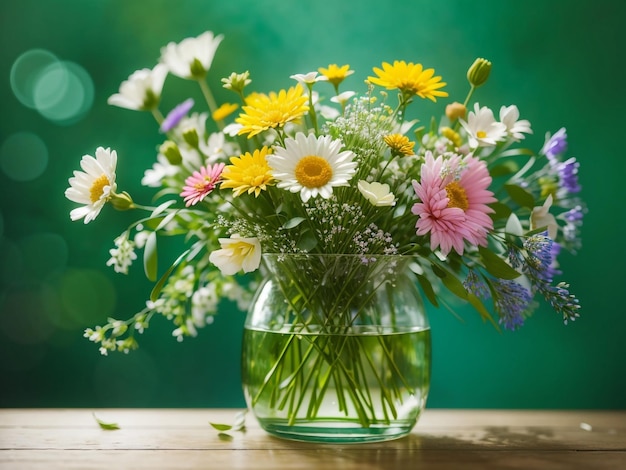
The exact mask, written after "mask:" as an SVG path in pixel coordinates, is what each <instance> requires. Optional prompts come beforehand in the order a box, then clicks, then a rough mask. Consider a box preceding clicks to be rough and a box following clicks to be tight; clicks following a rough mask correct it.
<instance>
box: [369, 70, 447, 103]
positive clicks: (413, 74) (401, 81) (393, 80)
mask: <svg viewBox="0 0 626 470" xmlns="http://www.w3.org/2000/svg"><path fill="white" fill-rule="evenodd" d="M373 70H374V73H375V74H376V75H377V76H376V77H368V80H369V81H370V82H371V83H373V84H375V85H380V86H383V87H385V88H387V89H388V90H391V89H395V88H397V89H398V90H400V91H401V92H402V94H403V95H406V96H413V95H417V96H419V97H420V98H428V99H429V100H432V101H437V100H436V97H437V96H439V97H446V96H448V93H447V92H445V91H440V90H439V88H443V87H444V86H446V83H445V82H442V81H441V77H439V76H437V77H434V76H433V75H434V74H435V69H424V68H423V67H422V64H414V63H412V62H409V63H406V62H405V61H403V60H396V61H394V63H393V65H391V64H389V63H387V62H383V68H382V69H380V68H378V67H374V69H373Z"/></svg>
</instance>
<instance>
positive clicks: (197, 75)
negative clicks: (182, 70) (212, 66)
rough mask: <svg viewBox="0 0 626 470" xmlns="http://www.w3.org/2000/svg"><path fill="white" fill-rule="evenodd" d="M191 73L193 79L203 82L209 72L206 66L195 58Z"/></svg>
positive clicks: (190, 68) (190, 69)
mask: <svg viewBox="0 0 626 470" xmlns="http://www.w3.org/2000/svg"><path fill="white" fill-rule="evenodd" d="M189 72H190V73H191V78H193V79H194V80H202V79H203V78H204V77H206V73H207V70H206V69H205V68H204V65H202V62H200V61H199V60H198V59H196V58H194V59H193V62H192V63H191V66H190V67H189Z"/></svg>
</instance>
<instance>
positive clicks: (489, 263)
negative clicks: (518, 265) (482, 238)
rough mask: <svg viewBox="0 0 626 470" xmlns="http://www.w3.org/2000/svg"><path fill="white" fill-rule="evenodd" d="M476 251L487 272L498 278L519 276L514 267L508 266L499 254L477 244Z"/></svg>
mask: <svg viewBox="0 0 626 470" xmlns="http://www.w3.org/2000/svg"><path fill="white" fill-rule="evenodd" d="M478 253H479V254H480V259H481V260H482V262H483V266H485V269H486V270H487V271H488V272H489V274H491V275H493V276H495V277H498V278H500V279H509V280H510V279H515V278H517V277H519V276H520V273H518V272H517V271H516V270H515V269H513V268H512V267H511V266H509V265H508V264H507V263H506V261H504V260H503V259H502V258H501V257H500V256H498V255H497V254H496V253H494V252H493V251H491V250H489V249H488V248H485V247H482V246H479V247H478Z"/></svg>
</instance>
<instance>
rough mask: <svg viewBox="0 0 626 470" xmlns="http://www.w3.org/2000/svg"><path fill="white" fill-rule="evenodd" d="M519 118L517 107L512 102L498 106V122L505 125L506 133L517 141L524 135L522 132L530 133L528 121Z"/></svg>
mask: <svg viewBox="0 0 626 470" xmlns="http://www.w3.org/2000/svg"><path fill="white" fill-rule="evenodd" d="M518 119H519V109H517V106H515V105H514V104H513V105H511V106H502V107H501V108H500V122H501V123H502V124H504V125H505V126H506V131H507V132H508V134H509V135H510V136H511V137H512V138H513V139H514V140H515V141H516V142H517V141H520V140H522V139H523V138H524V137H526V136H525V135H524V134H532V133H533V131H532V129H531V128H530V122H529V121H528V120H526V119H522V120H518Z"/></svg>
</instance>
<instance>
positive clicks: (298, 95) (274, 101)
mask: <svg viewBox="0 0 626 470" xmlns="http://www.w3.org/2000/svg"><path fill="white" fill-rule="evenodd" d="M308 100H309V97H308V96H307V95H306V94H304V90H303V88H302V87H301V86H300V85H296V86H294V87H291V88H289V90H280V91H279V92H278V93H275V92H270V93H269V94H268V95H263V94H259V95H256V96H255V97H254V98H253V99H249V100H247V101H248V102H249V103H250V104H248V105H246V106H244V107H243V111H244V112H243V113H241V114H240V115H239V117H238V118H237V119H235V122H237V123H238V124H241V125H242V126H243V127H242V128H241V129H240V130H239V135H242V134H248V138H251V137H252V136H255V135H257V134H259V133H260V132H263V131H266V130H268V129H276V128H277V127H278V128H280V127H283V126H284V125H285V124H287V123H288V122H290V121H294V120H296V119H298V118H299V117H301V116H302V115H303V114H305V113H306V112H307V111H308V110H309V107H308V106H307V105H306V102H307V101H308Z"/></svg>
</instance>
